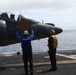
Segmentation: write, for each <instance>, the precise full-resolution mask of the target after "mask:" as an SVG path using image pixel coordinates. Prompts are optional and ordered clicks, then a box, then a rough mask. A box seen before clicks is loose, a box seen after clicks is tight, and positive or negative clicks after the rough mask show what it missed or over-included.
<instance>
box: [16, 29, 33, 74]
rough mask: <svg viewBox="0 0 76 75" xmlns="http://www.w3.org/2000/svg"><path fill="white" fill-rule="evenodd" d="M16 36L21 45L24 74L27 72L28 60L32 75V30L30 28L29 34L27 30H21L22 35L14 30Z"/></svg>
mask: <svg viewBox="0 0 76 75" xmlns="http://www.w3.org/2000/svg"><path fill="white" fill-rule="evenodd" d="M16 35H17V38H18V39H19V40H20V41H21V47H22V52H23V61H24V69H25V74H26V75H27V74H28V62H29V66H30V75H33V58H32V45H31V40H32V39H33V38H34V31H33V30H32V33H31V35H30V34H29V32H28V31H27V30H25V31H24V32H23V35H22V37H21V36H20V34H19V32H18V31H16Z"/></svg>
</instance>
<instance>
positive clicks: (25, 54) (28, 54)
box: [23, 51, 33, 74]
mask: <svg viewBox="0 0 76 75" xmlns="http://www.w3.org/2000/svg"><path fill="white" fill-rule="evenodd" d="M23 61H24V69H25V73H26V74H28V63H29V67H30V73H33V58H32V51H30V52H26V51H23Z"/></svg>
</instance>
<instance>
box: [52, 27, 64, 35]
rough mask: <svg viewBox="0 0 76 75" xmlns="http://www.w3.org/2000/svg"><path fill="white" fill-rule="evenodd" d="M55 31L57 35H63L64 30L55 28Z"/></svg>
mask: <svg viewBox="0 0 76 75" xmlns="http://www.w3.org/2000/svg"><path fill="white" fill-rule="evenodd" d="M53 29H54V30H55V33H56V34H59V33H61V32H62V31H63V30H62V29H61V28H59V27H54V28H53Z"/></svg>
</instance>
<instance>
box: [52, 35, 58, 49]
mask: <svg viewBox="0 0 76 75" xmlns="http://www.w3.org/2000/svg"><path fill="white" fill-rule="evenodd" d="M51 37H52V38H53V47H54V48H56V47H57V45H58V39H57V37H56V36H55V35H52V36H51Z"/></svg>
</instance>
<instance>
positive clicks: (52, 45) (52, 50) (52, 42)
mask: <svg viewBox="0 0 76 75" xmlns="http://www.w3.org/2000/svg"><path fill="white" fill-rule="evenodd" d="M57 45H58V39H57V37H56V36H55V30H53V29H52V30H50V36H49V39H48V48H49V51H48V54H49V57H50V61H51V67H52V68H50V70H49V71H56V70H57V66H56V50H57V49H56V48H57Z"/></svg>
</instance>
